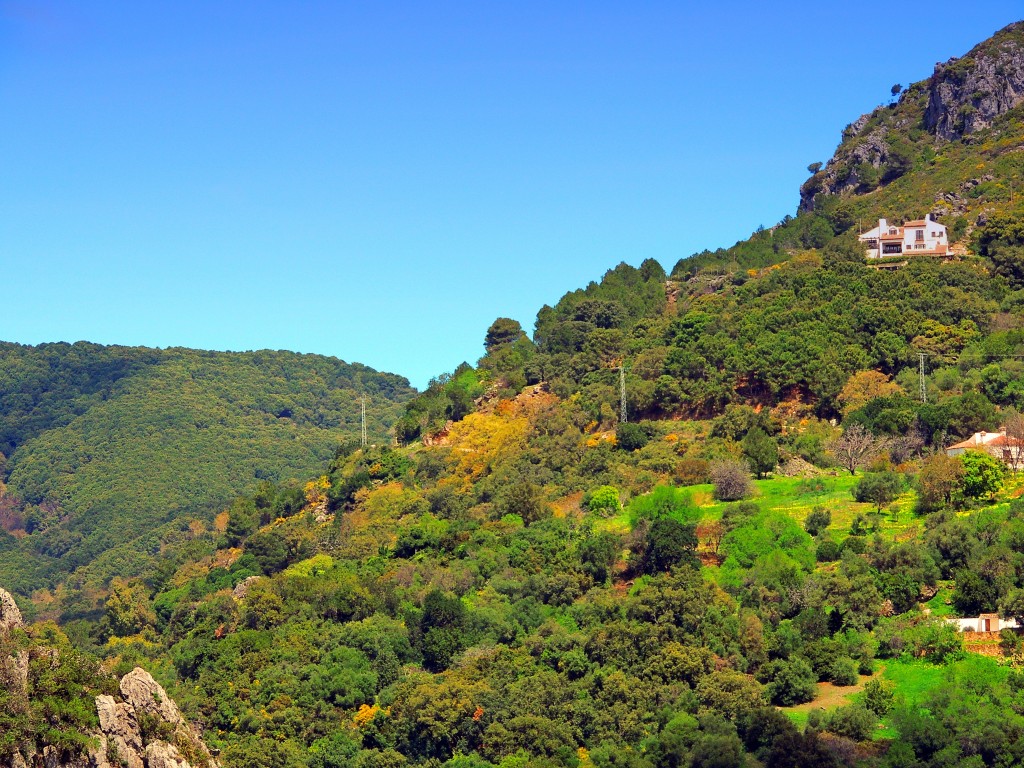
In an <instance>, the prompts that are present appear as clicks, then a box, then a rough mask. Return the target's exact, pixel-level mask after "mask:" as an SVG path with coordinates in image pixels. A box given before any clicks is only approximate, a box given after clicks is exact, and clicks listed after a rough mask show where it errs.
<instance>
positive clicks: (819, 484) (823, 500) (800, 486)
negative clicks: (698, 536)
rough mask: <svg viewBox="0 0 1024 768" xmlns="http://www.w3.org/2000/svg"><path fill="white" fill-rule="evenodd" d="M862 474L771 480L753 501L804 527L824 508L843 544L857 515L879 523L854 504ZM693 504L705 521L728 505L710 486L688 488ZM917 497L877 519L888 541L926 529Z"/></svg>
mask: <svg viewBox="0 0 1024 768" xmlns="http://www.w3.org/2000/svg"><path fill="white" fill-rule="evenodd" d="M859 480H860V475H856V476H854V475H850V474H849V473H848V472H843V473H840V474H837V475H822V476H819V477H813V478H801V477H772V478H768V479H766V480H755V481H754V488H755V491H754V495H753V497H751V499H750V501H753V502H756V503H757V504H758V505H759V506H760V507H761V508H762V509H765V510H769V509H770V510H775V511H778V512H783V513H785V514H787V515H789V516H790V517H792V518H793V519H794V520H796V521H797V522H798V523H800V524H801V525H803V522H804V519H805V518H806V517H807V515H809V514H810V513H811V510H812V509H814V507H824V508H825V509H827V510H828V511H829V512H831V513H832V524H831V525H830V526H829V528H828V530H829V533H830V534H831V535H832V538H833V539H835V540H836V541H842V540H843V539H845V538H846V537H847V536H848V535H849V534H850V526H851V525H853V521H854V519H855V518H856V517H857V515H864V516H865V517H866V518H868V521H869V524H870V523H874V522H876V521H875V520H873V519H872V517H871V515H870V513H872V512H874V506H873V505H871V504H866V503H861V502H857V501H854V498H853V487H854V486H855V485H856V484H857V482H858V481H859ZM687 490H688V491H690V493H691V494H693V498H694V501H695V502H696V503H697V504H698V505H699V506H700V508H701V511H702V512H703V513H704V517H705V518H706V519H711V520H717V519H719V518H721V516H722V512H723V511H724V510H725V508H726V507H727V506H728V503H727V502H721V501H714V500H713V496H712V494H713V492H714V487H713V486H712V485H710V484H704V485H692V486H689V487H688V488H687ZM914 501H915V494H914V493H913V492H912V491H908V492H907V493H904V494H903V495H902V496H900V497H899V498H898V499H897V500H896V502H895V504H894V505H893V506H894V507H895V510H896V513H895V516H894V515H893V514H892V513H891V512H890V511H889V510H883V512H882V514H881V516H879V517H877V525H878V532H879V533H881V535H882V536H883V537H885V538H887V539H905V538H911V537H913V536H916V535H917V534H919V533H920V532H921V530H923V522H922V520H921V519H920V518H918V517H917V516H916V515H915V514H914V512H913V508H914Z"/></svg>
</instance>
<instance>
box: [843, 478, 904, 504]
mask: <svg viewBox="0 0 1024 768" xmlns="http://www.w3.org/2000/svg"><path fill="white" fill-rule="evenodd" d="M902 490H903V476H902V475H900V474H898V473H896V472H868V473H866V474H865V475H864V476H863V477H862V478H861V479H860V481H859V482H858V483H857V485H855V486H854V488H853V496H854V498H855V499H857V501H861V502H864V501H867V502H871V503H872V504H874V505H875V508H876V509H877V510H878V511H879V512H881V511H882V507H884V506H886V505H887V504H891V503H892V502H893V501H895V500H896V497H897V496H899V495H900V493H901V492H902Z"/></svg>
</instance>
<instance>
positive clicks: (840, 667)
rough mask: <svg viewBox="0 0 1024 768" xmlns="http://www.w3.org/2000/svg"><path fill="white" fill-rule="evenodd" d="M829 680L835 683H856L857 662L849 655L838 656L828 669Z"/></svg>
mask: <svg viewBox="0 0 1024 768" xmlns="http://www.w3.org/2000/svg"><path fill="white" fill-rule="evenodd" d="M828 677H829V680H831V681H832V683H834V684H835V685H856V684H857V681H858V680H859V679H860V678H858V677H857V664H856V663H855V662H854V660H853V659H851V658H850V657H849V656H838V657H836V658H835V659H833V660H832V663H831V664H830V665H829V670H828Z"/></svg>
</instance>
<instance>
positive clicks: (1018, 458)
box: [946, 429, 1024, 471]
mask: <svg viewBox="0 0 1024 768" xmlns="http://www.w3.org/2000/svg"><path fill="white" fill-rule="evenodd" d="M964 451H984V452H985V453H987V454H989V455H990V456H991V457H992V458H994V459H999V460H1000V461H1001V462H1003V463H1004V464H1006V465H1007V466H1008V467H1009V468H1010V469H1012V470H1015V471H1016V470H1018V469H1021V468H1024V440H1020V439H1018V438H1016V437H1009V436H1007V434H1006V430H1005V429H1004V430H1003V431H1002V432H975V433H974V434H973V435H971V436H970V437H969V438H967V439H966V440H964V441H962V442H959V443H956V444H955V445H951V446H949V447H948V448H946V455H947V456H962V455H963V453H964Z"/></svg>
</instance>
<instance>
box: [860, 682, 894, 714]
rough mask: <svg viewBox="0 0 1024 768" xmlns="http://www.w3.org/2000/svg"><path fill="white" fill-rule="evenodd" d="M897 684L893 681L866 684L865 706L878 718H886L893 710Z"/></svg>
mask: <svg viewBox="0 0 1024 768" xmlns="http://www.w3.org/2000/svg"><path fill="white" fill-rule="evenodd" d="M895 692H896V683H894V682H892V680H868V681H867V683H865V684H864V702H863V703H864V706H865V707H867V708H868V709H870V710H871V711H872V712H874V713H875V715H877V716H878V717H885V716H886V715H887V714H889V712H890V711H891V710H892V707H893V703H894V701H893V700H894V697H895Z"/></svg>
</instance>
